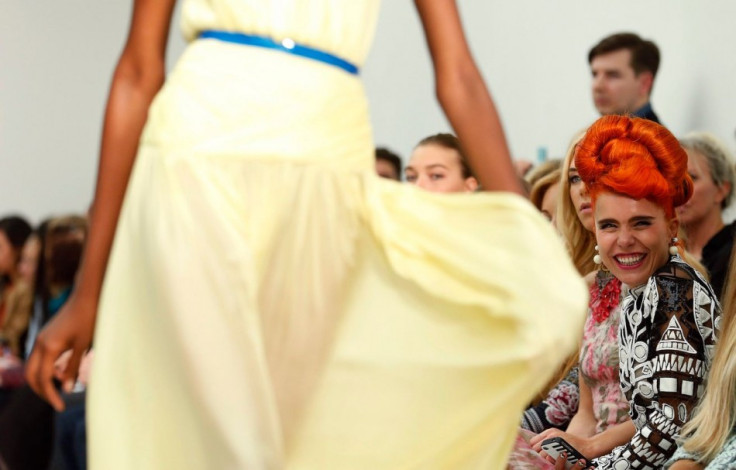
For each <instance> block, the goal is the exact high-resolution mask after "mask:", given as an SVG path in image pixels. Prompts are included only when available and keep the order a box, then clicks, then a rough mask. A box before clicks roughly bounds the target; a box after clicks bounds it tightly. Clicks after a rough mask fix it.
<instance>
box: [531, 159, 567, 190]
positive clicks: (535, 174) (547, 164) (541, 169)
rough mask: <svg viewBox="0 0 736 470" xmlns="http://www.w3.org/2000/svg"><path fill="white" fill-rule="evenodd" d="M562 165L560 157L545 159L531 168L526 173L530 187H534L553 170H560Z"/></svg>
mask: <svg viewBox="0 0 736 470" xmlns="http://www.w3.org/2000/svg"><path fill="white" fill-rule="evenodd" d="M561 167H562V160H560V159H559V158H555V159H551V160H545V161H543V162H542V163H540V164H538V165H536V166H534V167H533V168H531V169H530V170H529V171H528V172H527V174H526V175H524V179H525V180H527V181H528V182H529V185H530V187H534V185H535V184H536V183H537V181H539V180H540V179H542V178H544V177H545V176H547V175H548V174H550V173H552V172H553V171H555V170H559V169H560V168H561Z"/></svg>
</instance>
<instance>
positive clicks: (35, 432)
mask: <svg viewBox="0 0 736 470" xmlns="http://www.w3.org/2000/svg"><path fill="white" fill-rule="evenodd" d="M86 234H87V221H86V219H85V218H84V217H79V216H66V217H58V218H52V219H49V220H47V221H45V222H44V223H42V224H41V226H40V227H39V229H38V230H37V232H36V238H37V240H38V243H37V248H38V250H37V251H38V252H37V253H36V256H37V260H38V265H37V268H36V269H35V280H36V302H35V309H34V313H33V320H32V324H31V326H32V328H31V330H33V327H34V325H35V332H34V331H29V335H28V336H29V337H28V341H27V347H32V343H33V340H34V339H35V334H36V333H37V331H38V329H39V328H40V326H42V325H43V324H44V323H45V322H46V321H48V319H49V318H51V317H52V316H53V315H54V314H55V313H56V311H58V309H59V308H61V306H62V305H63V304H64V302H65V301H66V299H67V298H68V295H69V292H70V290H71V287H72V284H73V282H74V277H75V275H76V271H77V268H78V266H79V261H80V256H81V253H82V247H83V244H84V241H85V238H86ZM29 240H33V238H30V239H29ZM27 245H28V244H27ZM26 250H27V251H28V253H27V256H28V257H29V258H32V256H33V254H34V253H33V247H31V246H26V247H25V248H24V251H26ZM27 261H28V266H26V267H24V268H22V269H21V271H24V272H26V274H25V275H24V276H26V277H27V278H28V279H30V278H31V277H33V275H34V274H32V273H33V272H34V269H33V266H32V260H31V259H28V260H27ZM21 264H22V263H21ZM88 362H89V361H88V360H85V364H88ZM16 370H20V367H18V368H17V369H16ZM83 370H84V369H80V373H81V372H82V371H83ZM19 377H21V378H22V372H21V373H20V374H19ZM82 379H84V377H82ZM10 392H12V393H7V394H6V404H5V406H4V407H2V408H0V455H1V456H2V458H3V459H5V461H6V463H7V465H8V467H9V468H10V469H12V470H15V469H25V468H28V469H31V468H33V469H36V468H38V469H45V468H48V464H49V461H50V458H51V452H52V444H53V438H54V431H53V430H54V417H55V414H54V411H53V409H52V408H51V406H50V405H48V404H47V403H46V402H45V401H43V400H42V399H41V398H39V397H38V396H37V395H36V394H35V393H33V392H32V391H31V389H30V388H29V387H27V386H25V385H24V386H20V387H16V388H13V389H12V390H11V391H10ZM65 398H66V399H68V400H71V401H72V402H74V403H76V404H77V405H78V404H79V403H78V402H79V400H76V401H75V400H74V398H75V395H65ZM72 408H74V411H71V412H70V414H69V415H64V416H60V417H59V419H60V422H59V425H58V426H59V436H60V437H62V435H63V436H64V437H66V436H67V434H65V432H66V430H67V429H68V428H69V427H70V426H71V427H73V428H75V429H79V428H78V426H79V416H80V413H81V415H82V416H83V410H82V411H81V412H80V410H79V409H78V408H77V407H71V406H70V409H72ZM72 440H73V441H74V442H75V445H76V446H77V448H80V447H79V442H78V440H75V439H72ZM70 451H71V450H70ZM77 455H78V454H77ZM63 457H66V456H59V457H58V458H59V459H60V460H61V459H62V458H63ZM54 468H57V467H54ZM67 468H68V467H67Z"/></svg>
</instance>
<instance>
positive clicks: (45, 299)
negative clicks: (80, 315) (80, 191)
mask: <svg viewBox="0 0 736 470" xmlns="http://www.w3.org/2000/svg"><path fill="white" fill-rule="evenodd" d="M38 237H39V240H40V251H39V259H40V263H39V265H38V269H37V272H36V302H35V305H34V309H33V317H32V319H31V323H30V326H29V329H28V339H27V341H26V353H30V351H31V349H32V347H33V343H34V341H35V339H36V336H37V335H38V332H39V331H40V329H41V327H42V326H43V325H45V324H46V322H47V321H49V319H51V317H53V316H54V314H56V312H57V311H58V310H59V309H60V308H61V306H62V305H63V304H64V302H66V300H67V299H68V297H69V294H70V293H71V290H72V286H73V284H74V276H75V275H76V272H77V268H78V267H79V262H80V258H81V255H82V248H83V246H84V242H85V239H86V237H87V219H86V218H84V217H82V216H78V215H69V216H64V217H56V218H52V219H49V220H47V221H46V222H44V223H42V224H41V226H40V227H39V229H38Z"/></svg>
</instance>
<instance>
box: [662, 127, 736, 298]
mask: <svg viewBox="0 0 736 470" xmlns="http://www.w3.org/2000/svg"><path fill="white" fill-rule="evenodd" d="M680 144H681V145H682V146H683V147H684V148H685V151H686V152H687V156H688V162H687V169H688V172H689V173H690V177H691V178H692V179H693V185H694V190H693V197H692V198H691V199H690V200H689V201H688V202H687V203H685V204H683V205H682V206H680V207H678V208H677V215H678V217H679V218H680V223H681V224H682V226H683V229H684V232H685V238H686V243H687V249H688V251H689V252H690V253H691V254H692V255H693V256H695V257H696V258H699V259H700V261H701V262H702V263H703V265H704V266H705V268H706V269H707V270H708V273H709V274H710V282H711V285H712V286H713V290H714V291H715V293H716V295H718V297H719V298H721V292H722V290H723V285H724V283H725V281H726V274H727V270H728V260H729V259H730V258H731V251H732V248H733V237H734V235H735V234H736V222H734V223H732V224H730V225H725V224H724V222H723V210H724V209H725V208H726V207H728V206H729V204H730V203H731V201H732V200H733V192H734V191H733V190H734V183H735V181H734V179H735V176H734V159H733V156H732V155H731V154H730V153H729V151H728V149H726V147H725V146H724V145H723V144H722V143H721V142H720V141H719V140H718V139H717V138H716V137H715V136H713V135H711V134H708V133H706V132H695V133H691V134H688V135H687V136H685V137H684V138H683V139H681V140H680Z"/></svg>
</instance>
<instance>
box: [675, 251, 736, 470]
mask: <svg viewBox="0 0 736 470" xmlns="http://www.w3.org/2000/svg"><path fill="white" fill-rule="evenodd" d="M735 273H736V250H733V252H732V253H731V261H730V264H729V268H728V277H727V279H728V281H727V282H726V288H725V289H724V295H723V300H724V304H723V316H722V317H721V332H722V334H721V337H720V339H719V340H718V343H717V344H716V353H715V358H714V359H713V364H712V365H711V368H710V372H709V374H708V384H707V385H706V388H705V395H703V398H702V399H701V401H700V404H699V405H698V408H697V409H696V411H695V416H694V417H693V418H692V419H691V420H690V421H689V422H688V423H687V424H686V425H685V427H684V428H683V429H682V433H681V435H682V436H683V437H684V438H685V441H684V443H683V446H684V447H685V450H687V451H688V452H692V453H693V454H695V455H697V456H698V460H699V461H701V462H710V461H711V460H713V458H714V457H715V456H716V454H718V452H720V451H721V449H723V445H724V444H725V443H726V440H727V439H728V438H729V436H730V435H731V432H732V431H733V428H734V425H736V324H734V322H733V318H731V317H733V316H734V313H735V312H736V275H734V274H735Z"/></svg>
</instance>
